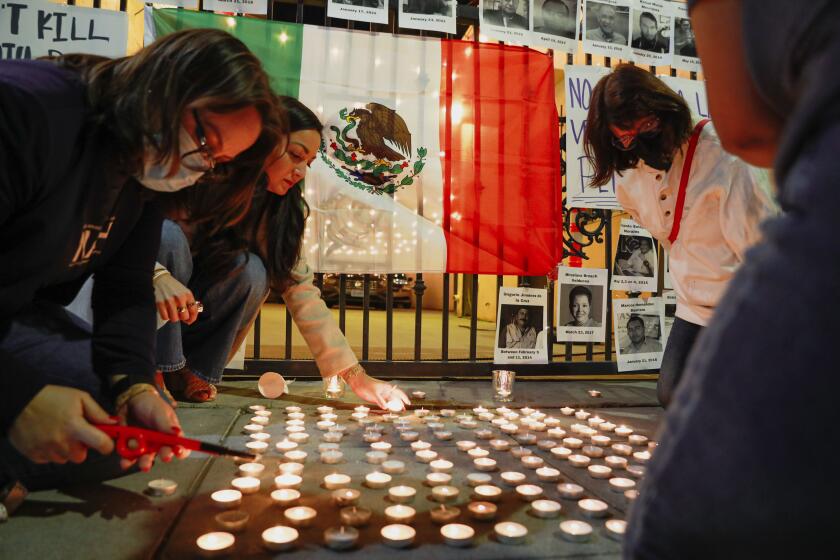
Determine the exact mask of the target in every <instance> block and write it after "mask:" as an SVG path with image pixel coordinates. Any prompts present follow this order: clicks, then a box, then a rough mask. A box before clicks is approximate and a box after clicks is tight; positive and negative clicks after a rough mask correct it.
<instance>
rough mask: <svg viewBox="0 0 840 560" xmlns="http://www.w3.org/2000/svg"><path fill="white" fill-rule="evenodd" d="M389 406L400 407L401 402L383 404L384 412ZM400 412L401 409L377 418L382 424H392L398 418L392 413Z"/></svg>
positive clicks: (393, 401) (397, 415)
mask: <svg viewBox="0 0 840 560" xmlns="http://www.w3.org/2000/svg"><path fill="white" fill-rule="evenodd" d="M389 405H392V406H393V405H396V406H402V401H398V400H392V401H390V402H388V403H386V404H385V408H386V410H387V409H388V407H389ZM400 410H402V409H398V410H394V411H393V412H389V413H388V414H383V415H382V416H380V417H379V418H380V420H382V421H383V422H386V423H387V422H393V421H394V420H396V419H398V418H399V417H400V415H399V414H394V412H399V411H400Z"/></svg>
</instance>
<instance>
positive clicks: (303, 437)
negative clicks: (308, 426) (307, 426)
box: [286, 428, 309, 443]
mask: <svg viewBox="0 0 840 560" xmlns="http://www.w3.org/2000/svg"><path fill="white" fill-rule="evenodd" d="M301 430H303V428H301ZM286 431H289V430H286ZM289 439H290V440H292V441H293V442H295V443H306V442H307V441H309V434H307V433H306V432H304V431H300V432H295V433H290V434H289Z"/></svg>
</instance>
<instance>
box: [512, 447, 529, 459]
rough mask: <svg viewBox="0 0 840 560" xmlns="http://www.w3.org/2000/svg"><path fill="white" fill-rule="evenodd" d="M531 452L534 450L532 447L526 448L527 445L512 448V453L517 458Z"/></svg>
mask: <svg viewBox="0 0 840 560" xmlns="http://www.w3.org/2000/svg"><path fill="white" fill-rule="evenodd" d="M531 453H532V451H531V450H530V449H526V448H525V447H514V448H513V449H511V450H510V454H511V455H513V456H514V458H516V459H522V458H523V457H527V456H528V455H530V454H531Z"/></svg>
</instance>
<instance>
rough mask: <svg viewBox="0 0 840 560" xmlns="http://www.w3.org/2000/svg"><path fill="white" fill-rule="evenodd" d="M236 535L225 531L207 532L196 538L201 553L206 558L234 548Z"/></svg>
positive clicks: (222, 553)
mask: <svg viewBox="0 0 840 560" xmlns="http://www.w3.org/2000/svg"><path fill="white" fill-rule="evenodd" d="M234 542H236V537H234V536H233V535H232V534H230V533H226V532H224V531H217V532H214V533H205V534H203V535H201V536H200V537H198V538H197V539H196V540H195V545H196V546H197V547H198V551H199V553H200V554H201V555H202V556H203V557H205V558H212V557H214V556H222V555H224V554H227V553H228V552H230V551H231V550H232V549H233V543H234Z"/></svg>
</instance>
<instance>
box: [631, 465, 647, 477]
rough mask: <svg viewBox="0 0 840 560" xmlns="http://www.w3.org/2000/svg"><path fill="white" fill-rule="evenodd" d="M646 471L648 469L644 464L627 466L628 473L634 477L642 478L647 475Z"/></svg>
mask: <svg viewBox="0 0 840 560" xmlns="http://www.w3.org/2000/svg"><path fill="white" fill-rule="evenodd" d="M645 472H647V469H646V468H645V467H644V466H642V465H628V466H627V474H629V475H630V476H632V477H633V478H642V477H644V476H645Z"/></svg>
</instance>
